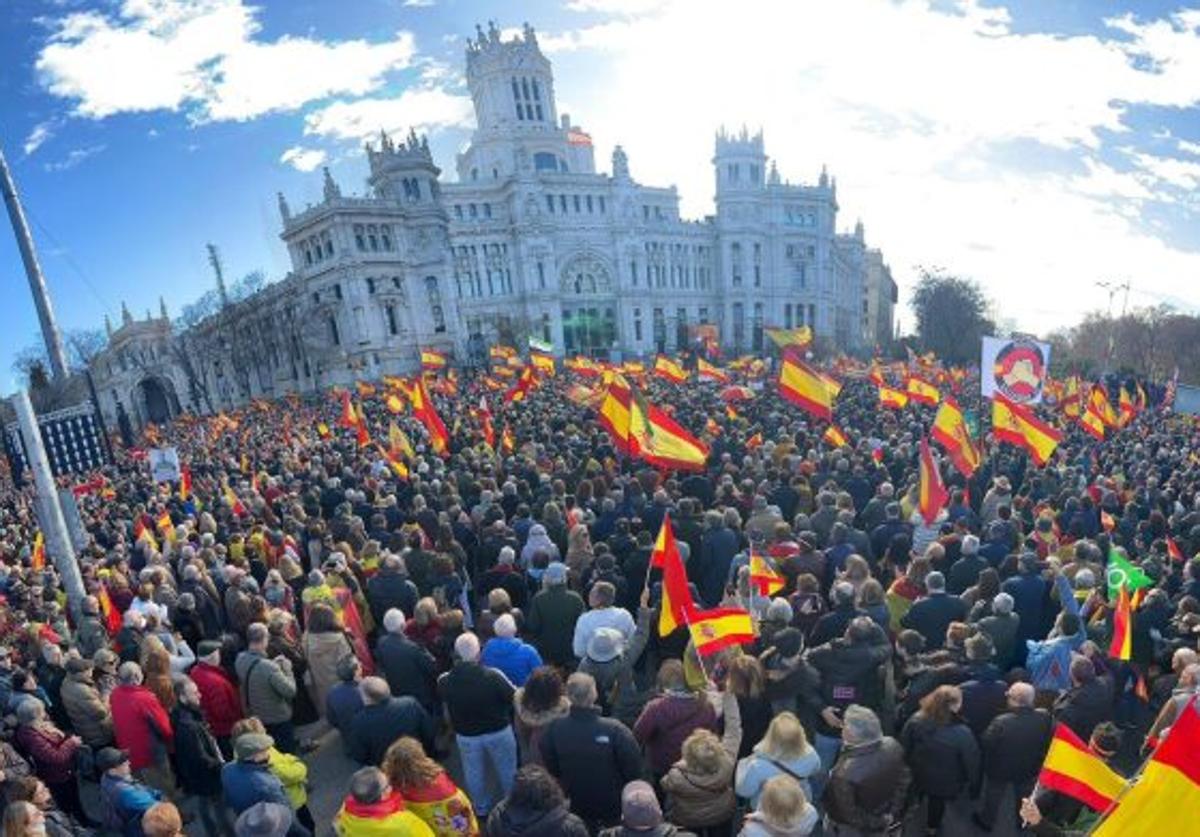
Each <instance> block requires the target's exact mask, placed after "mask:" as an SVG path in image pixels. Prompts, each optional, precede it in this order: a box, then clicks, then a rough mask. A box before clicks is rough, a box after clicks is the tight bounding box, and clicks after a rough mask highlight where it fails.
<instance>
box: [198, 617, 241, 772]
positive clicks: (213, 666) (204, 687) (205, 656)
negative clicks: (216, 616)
mask: <svg viewBox="0 0 1200 837" xmlns="http://www.w3.org/2000/svg"><path fill="white" fill-rule="evenodd" d="M197 653H198V654H199V658H198V659H197V661H196V664H195V665H194V666H192V668H191V671H189V672H188V674H189V675H190V676H191V678H192V681H193V682H194V683H195V684H196V688H197V689H199V690H200V712H201V713H202V714H203V715H204V720H205V721H207V722H208V726H209V728H210V729H211V730H212V733H213V737H215V738H216V739H217V746H218V747H220V748H221V754H222V755H224V756H225V758H226V759H227V760H232V758H233V742H232V739H231V737H230V736H231V734H232V732H233V725H234V724H236V723H237V722H238V721H240V720H242V718H243V717H244V713H243V712H242V701H241V696H240V695H239V693H238V686H237V681H236V680H234V679H233V677H232V676H231V675H230V674H229V673H228V672H227V671H226V670H225V669H223V668H222V667H221V643H219V642H215V641H213V640H205V641H204V642H201V643H200V647H199V648H198V649H197Z"/></svg>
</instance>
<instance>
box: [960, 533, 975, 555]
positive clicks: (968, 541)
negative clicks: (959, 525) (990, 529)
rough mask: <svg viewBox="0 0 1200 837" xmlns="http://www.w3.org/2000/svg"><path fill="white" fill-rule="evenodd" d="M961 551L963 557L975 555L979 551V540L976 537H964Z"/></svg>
mask: <svg viewBox="0 0 1200 837" xmlns="http://www.w3.org/2000/svg"><path fill="white" fill-rule="evenodd" d="M961 549H962V554H963V555H974V554H975V553H976V552H978V551H979V538H978V537H977V536H976V535H964V536H963V539H962V547H961Z"/></svg>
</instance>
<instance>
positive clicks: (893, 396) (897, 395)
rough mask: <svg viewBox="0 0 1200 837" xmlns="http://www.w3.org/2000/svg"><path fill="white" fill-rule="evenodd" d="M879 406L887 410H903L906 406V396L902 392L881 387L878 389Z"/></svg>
mask: <svg viewBox="0 0 1200 837" xmlns="http://www.w3.org/2000/svg"><path fill="white" fill-rule="evenodd" d="M879 406H881V407H887V408H888V409H889V410H903V409H904V408H905V407H907V406H908V395H907V394H906V393H905V392H904V391H903V390H899V389H893V388H892V387H889V386H882V387H880V388H879Z"/></svg>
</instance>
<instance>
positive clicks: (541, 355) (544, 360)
mask: <svg viewBox="0 0 1200 837" xmlns="http://www.w3.org/2000/svg"><path fill="white" fill-rule="evenodd" d="M529 362H530V363H531V364H533V366H534V368H535V369H540V370H542V371H543V372H545V373H546V374H547V375H549V376H550V377H554V372H555V369H554V355H551V354H546V353H545V352H535V351H532V350H531V351H530V352H529Z"/></svg>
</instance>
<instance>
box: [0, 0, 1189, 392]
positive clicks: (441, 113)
mask: <svg viewBox="0 0 1200 837" xmlns="http://www.w3.org/2000/svg"><path fill="white" fill-rule="evenodd" d="M513 8H514V7H513V5H512V4H508V3H497V2H490V3H489V2H479V1H477V0H408V2H405V0H338V1H337V2H335V1H334V0H288V2H282V0H271V1H270V2H257V3H252V2H250V0H90V1H89V0H8V2H5V3H4V4H3V5H2V8H0V45H2V46H3V49H4V55H5V58H6V61H5V69H6V72H5V73H4V74H3V75H2V76H0V142H2V143H3V146H4V149H5V152H6V153H7V155H8V157H9V162H10V165H11V166H12V168H13V170H14V173H15V175H16V177H17V179H18V181H19V185H20V188H21V190H22V193H23V197H24V199H25V203H26V208H27V210H28V212H29V214H30V216H31V218H32V221H33V228H34V234H35V237H36V239H37V243H38V245H39V248H40V251H41V256H42V262H43V266H44V268H45V271H46V274H47V279H48V282H49V284H50V287H51V289H52V293H53V296H54V301H55V305H56V309H57V313H58V316H59V319H60V323H61V325H62V326H63V327H64V328H67V329H70V328H77V327H97V326H99V325H101V324H102V323H103V317H104V314H105V313H108V314H109V315H110V316H111V317H112V318H113V319H114V321H118V320H119V314H120V305H121V301H122V300H126V301H128V303H129V305H130V308H131V309H132V310H133V311H134V312H135V314H136V315H138V316H144V313H145V311H146V309H147V308H151V309H154V310H157V307H158V297H159V295H162V296H163V297H165V299H166V302H167V305H168V307H169V308H170V309H171V311H172V312H173V313H177V312H178V311H179V309H180V307H181V306H182V305H183V304H185V303H187V302H189V301H191V300H193V299H195V298H196V297H197V296H199V294H201V293H202V292H203V291H204V290H205V289H207V288H208V287H209V286H210V284H211V282H212V277H211V273H210V271H209V268H208V265H207V262H206V257H205V248H204V245H205V244H206V242H210V241H211V242H214V243H216V244H217V245H218V246H219V247H220V248H221V251H222V254H223V257H224V260H225V264H226V268H227V270H228V272H229V273H230V274H231V275H232V276H233V277H235V278H236V277H237V276H240V275H242V274H244V273H246V272H249V271H251V270H255V269H262V270H263V271H265V272H266V274H267V276H268V278H270V279H277V278H279V277H280V276H282V275H283V273H284V272H285V271H286V270H287V264H286V259H285V255H284V253H283V250H282V248H281V246H280V244H279V241H278V237H277V234H278V227H279V220H278V214H277V210H276V201H275V194H276V192H277V191H282V192H284V193H285V194H286V195H287V197H288V199H289V201H290V202H291V204H292V206H293V207H294V208H295V207H298V206H302V205H303V204H304V203H306V202H308V201H314V200H317V199H318V197H319V193H320V173H319V166H320V165H322V164H325V165H329V166H331V168H332V169H333V172H334V174H335V176H336V177H337V178H338V179H339V181H340V182H341V184H342V186H343V189H344V191H348V192H355V191H361V190H362V189H363V186H362V183H363V179H364V168H365V166H364V161H363V159H362V155H361V151H360V148H361V140H362V138H363V137H364V136H365V135H366V134H369V133H374V132H375V131H376V130H377V129H378V128H380V127H385V128H388V129H389V130H393V131H407V129H408V128H409V127H410V126H416V127H417V128H418V130H423V131H428V132H429V134H430V141H431V144H432V146H433V148H434V152H435V156H436V157H437V159H438V161H439V164H440V165H441V166H442V168H443V170H444V172H445V174H444V175H443V176H444V177H452V176H453V174H452V173H453V160H454V154H455V153H456V151H457V150H459V149H460V148H461V146H462V145H463V144H464V143H465V142H466V141H467V140H468V138H469V136H470V128H471V124H472V122H471V112H470V100H469V98H468V97H467V95H466V88H465V82H464V79H463V77H462V73H463V46H464V42H463V39H464V36H466V35H468V34H470V33H471V32H472V31H473V28H474V24H475V23H476V22H485V21H486V20H487V19H489V18H496V19H497V20H498V22H499V24H500V25H501V26H502V27H513V28H515V27H518V26H520V24H521V23H522V22H523V21H524V20H528V21H529V22H531V23H532V24H533V25H534V26H535V27H536V28H537V30H538V32H539V37H540V41H541V43H542V45H543V49H544V50H545V51H546V53H547V54H548V55H549V57H550V58H551V60H552V61H553V62H554V66H555V73H556V92H557V95H558V99H559V110H560V112H564V111H565V112H569V113H570V114H571V115H572V118H573V119H574V121H575V122H577V123H578V124H581V125H582V126H583V127H584V128H585V129H586V130H588V131H590V132H591V133H592V134H593V136H594V138H595V140H596V144H597V162H598V165H599V166H600V167H601V168H604V169H607V160H608V156H609V152H610V151H611V147H612V145H613V144H614V143H618V142H619V143H622V144H623V145H624V147H625V149H626V151H627V152H628V153H629V157H630V164H631V168H632V171H633V174H634V176H635V177H637V178H638V179H640V180H642V181H644V182H648V183H654V184H676V185H677V186H678V187H679V190H680V194H681V197H682V200H683V204H684V210H685V212H686V213H687V214H689V215H691V216H693V217H698V216H702V215H703V214H705V213H706V212H708V211H710V209H711V192H712V178H711V172H710V169H709V158H710V157H711V151H712V136H713V132H714V131H715V129H716V128H717V127H718V126H720V125H722V124H726V125H741V124H743V123H744V124H748V125H750V126H752V127H758V126H761V127H762V128H763V129H764V131H765V137H766V144H767V151H768V154H770V155H771V156H772V158H773V159H774V160H776V161H777V163H778V166H779V171H780V173H781V175H782V176H783V177H784V178H785V179H789V180H793V181H810V180H813V179H815V178H816V176H817V174H818V173H819V171H820V168H821V166H822V164H825V165H828V167H829V170H830V172H831V174H833V175H835V176H836V177H837V178H838V197H839V201H840V204H841V208H842V212H841V217H840V225H841V226H842V227H843V228H847V229H848V228H851V227H852V226H853V225H854V222H855V220H857V219H858V218H861V219H862V220H863V221H864V223H865V226H866V234H867V239H868V243H869V244H871V245H872V246H879V247H882V248H883V250H884V253H885V256H886V257H887V259H888V261H889V263H890V264H891V266H892V268H893V271H894V272H895V274H896V276H897V279H898V280H899V281H900V283H901V288H902V292H903V289H904V288H905V287H906V286H907V285H908V284H909V283H910V281H911V279H912V277H913V276H914V275H915V271H916V268H917V266H918V265H935V266H941V267H944V268H946V269H948V270H953V271H957V272H960V273H963V274H967V275H971V276H975V277H976V278H978V279H980V280H981V281H982V282H983V283H984V285H985V287H986V288H987V290H988V292H989V293H990V294H991V295H992V297H993V298H994V299H995V301H996V303H997V306H998V309H999V313H1000V314H1001V315H1002V316H1003V317H1004V318H1006V319H1009V320H1011V321H1013V322H1014V323H1015V324H1016V325H1018V326H1019V327H1021V328H1026V329H1030V330H1038V331H1044V330H1047V329H1049V328H1053V327H1055V326H1059V325H1065V324H1069V323H1071V322H1074V321H1076V320H1077V319H1079V317H1080V316H1081V315H1082V314H1083V313H1084V312H1085V311H1087V310H1089V309H1094V308H1098V307H1099V308H1102V307H1103V306H1104V305H1105V303H1106V299H1105V298H1103V297H1101V296H1100V292H1099V291H1098V290H1096V289H1095V288H1094V285H1093V283H1094V282H1095V281H1097V280H1101V279H1107V280H1116V281H1122V280H1124V279H1129V280H1130V281H1131V282H1132V284H1133V286H1134V292H1133V293H1132V294H1131V296H1130V304H1131V305H1148V304H1155V303H1159V302H1171V303H1173V304H1175V305H1176V306H1177V307H1180V308H1185V309H1188V310H1195V309H1196V308H1197V307H1198V306H1200V223H1198V221H1200V202H1198V200H1197V195H1200V110H1198V107H1197V105H1198V103H1200V84H1198V83H1197V81H1196V80H1197V79H1200V9H1197V8H1192V9H1188V8H1187V7H1186V5H1183V4H1180V3H1167V2H1159V0H1154V1H1153V2H1137V3H1133V2H1125V3H1121V2H1114V1H1113V0H1074V1H1073V2H1055V1H1054V0H1020V2H1005V3H1000V2H986V3H985V2H982V0H924V1H923V2H915V1H914V2H899V1H897V2H892V0H825V2H806V3H795V2H789V0H742V2H739V3H738V4H736V6H731V5H730V4H728V3H723V2H722V3H718V2H707V0H704V1H703V2H699V1H698V0H571V2H566V3H550V2H526V3H522V4H520V12H519V14H520V17H519V18H515V17H511V15H513V14H514V12H513V11H512V10H513ZM731 10H736V14H735V13H733V11H731ZM0 271H2V273H0V275H2V276H4V277H5V280H6V281H8V282H9V283H10V287H13V288H17V289H18V293H17V294H15V295H14V296H13V297H12V298H11V303H10V304H9V305H6V306H4V307H3V309H2V310H0V358H7V357H9V356H11V355H12V354H13V353H14V352H15V351H17V350H18V349H19V348H20V347H22V346H24V345H27V344H29V343H31V342H33V341H34V340H35V339H36V336H37V330H36V317H35V314H34V310H33V305H32V303H31V302H30V301H29V300H28V298H27V294H26V293H25V290H24V288H25V285H24V276H23V274H22V272H21V266H20V260H19V257H18V255H17V251H16V247H15V245H14V244H13V242H12V240H11V237H10V236H9V235H8V234H7V231H4V232H2V233H0ZM6 371H7V370H0V380H5V379H6V378H7V375H6V374H5V373H6Z"/></svg>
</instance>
